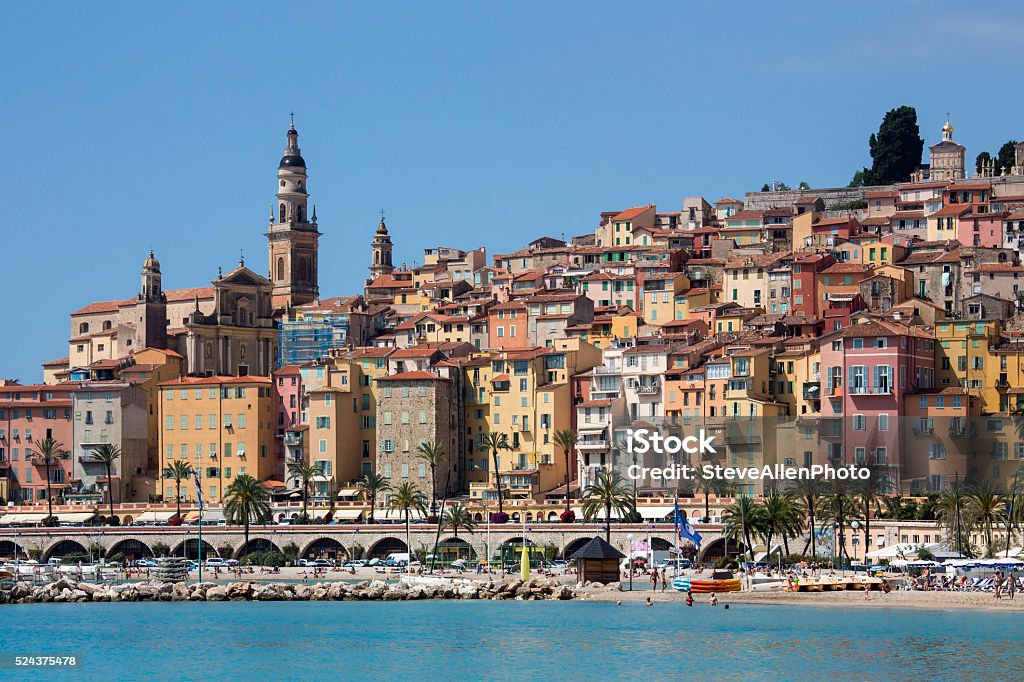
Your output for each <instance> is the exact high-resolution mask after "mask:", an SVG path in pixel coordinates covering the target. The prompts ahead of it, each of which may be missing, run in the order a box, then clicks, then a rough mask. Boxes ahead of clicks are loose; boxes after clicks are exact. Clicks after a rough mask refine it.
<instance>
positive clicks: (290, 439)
mask: <svg viewBox="0 0 1024 682" xmlns="http://www.w3.org/2000/svg"><path fill="white" fill-rule="evenodd" d="M283 440H284V444H285V445H289V446H292V447H295V446H299V445H302V436H301V435H299V434H285V436H284V439H283Z"/></svg>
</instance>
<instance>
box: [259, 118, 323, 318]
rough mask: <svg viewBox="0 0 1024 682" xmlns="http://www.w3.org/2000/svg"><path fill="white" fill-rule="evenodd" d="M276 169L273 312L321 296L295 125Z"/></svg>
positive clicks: (270, 233)
mask: <svg viewBox="0 0 1024 682" xmlns="http://www.w3.org/2000/svg"><path fill="white" fill-rule="evenodd" d="M287 139H288V142H287V145H286V146H285V149H284V155H283V156H282V157H281V162H280V163H279V164H278V165H277V201H276V205H275V206H273V207H272V208H271V213H270V223H269V227H268V229H267V233H266V237H267V241H268V252H269V256H270V268H269V271H270V281H271V282H272V283H273V289H272V290H271V304H272V305H273V306H274V307H275V308H279V307H284V306H295V305H303V304H305V303H310V302H311V301H314V300H316V299H317V298H318V297H319V295H320V290H319V287H318V286H317V276H318V263H317V250H318V247H319V240H320V232H319V230H318V229H317V221H316V207H314V208H313V212H312V215H309V212H308V205H309V192H308V189H307V186H306V180H307V172H306V161H305V160H304V159H303V158H302V153H301V151H300V150H299V133H298V131H297V130H295V121H294V120H293V121H292V124H291V126H290V127H289V128H288V135H287Z"/></svg>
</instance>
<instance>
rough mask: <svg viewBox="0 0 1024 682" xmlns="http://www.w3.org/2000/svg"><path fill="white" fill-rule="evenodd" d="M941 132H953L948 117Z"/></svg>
mask: <svg viewBox="0 0 1024 682" xmlns="http://www.w3.org/2000/svg"><path fill="white" fill-rule="evenodd" d="M942 132H944V133H952V132H953V124H952V123H950V122H949V120H948V119H947V120H946V125H944V126H942Z"/></svg>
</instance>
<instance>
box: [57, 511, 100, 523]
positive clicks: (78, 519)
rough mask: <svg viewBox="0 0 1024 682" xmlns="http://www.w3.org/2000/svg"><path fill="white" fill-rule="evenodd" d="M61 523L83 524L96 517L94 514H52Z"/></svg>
mask: <svg viewBox="0 0 1024 682" xmlns="http://www.w3.org/2000/svg"><path fill="white" fill-rule="evenodd" d="M54 516H56V517H57V519H58V520H59V521H60V522H61V523H85V522H86V521H89V520H91V519H92V518H93V517H95V516H96V513H95V512H57V513H56V514H54Z"/></svg>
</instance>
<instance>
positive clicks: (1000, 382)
mask: <svg viewBox="0 0 1024 682" xmlns="http://www.w3.org/2000/svg"><path fill="white" fill-rule="evenodd" d="M1009 387H1010V382H1009V381H1006V380H1005V379H999V380H997V381H996V388H998V389H1005V388H1009Z"/></svg>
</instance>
